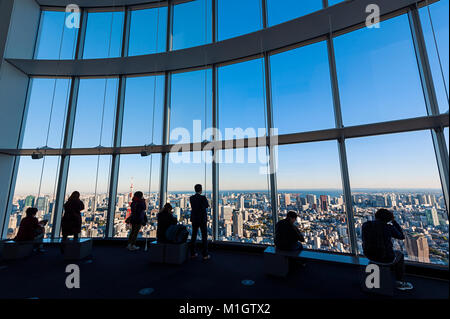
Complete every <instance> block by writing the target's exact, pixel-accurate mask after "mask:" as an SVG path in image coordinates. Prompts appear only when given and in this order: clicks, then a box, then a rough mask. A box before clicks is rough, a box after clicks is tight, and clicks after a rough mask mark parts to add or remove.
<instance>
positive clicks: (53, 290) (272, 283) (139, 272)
mask: <svg viewBox="0 0 450 319" xmlns="http://www.w3.org/2000/svg"><path fill="white" fill-rule="evenodd" d="M93 252H94V255H93V257H92V262H86V261H82V262H79V263H78V264H79V265H80V272H81V287H80V289H71V290H69V289H67V288H66V286H65V280H66V276H67V274H66V273H65V266H66V263H65V262H64V261H63V259H62V257H61V255H60V254H59V251H58V250H57V248H56V247H50V248H48V251H47V252H46V253H45V254H43V255H33V256H31V257H29V258H27V259H25V260H19V261H14V262H10V263H7V264H5V263H3V264H1V263H0V299H4V298H39V299H45V298H183V299H187V298H314V299H316V298H354V299H357V298H379V297H377V296H373V295H370V296H368V295H366V294H364V293H363V292H362V291H361V290H360V272H359V271H358V269H357V268H355V267H352V266H346V265H340V264H326V263H320V262H309V263H308V264H307V266H306V268H304V269H298V270H296V271H294V272H293V273H292V274H291V275H290V276H289V277H288V278H287V279H278V278H272V277H267V276H265V275H264V273H263V256H262V254H258V253H246V252H239V251H224V250H219V251H213V252H212V257H213V258H212V259H211V260H209V261H207V262H203V261H202V260H200V259H199V260H189V261H188V262H187V263H186V264H184V265H181V266H170V265H160V264H150V263H149V262H148V261H147V258H146V254H147V253H145V252H143V251H140V252H129V251H127V250H126V249H125V248H122V247H118V246H99V247H94V249H93ZM245 279H250V280H253V281H254V282H255V283H254V285H253V286H244V285H242V284H241V281H242V280H245ZM407 279H408V280H409V281H411V282H412V283H413V284H414V286H415V289H414V290H413V291H411V292H396V295H395V296H394V297H395V298H430V299H440V298H448V297H449V283H448V281H442V280H435V279H428V278H423V277H413V276H407ZM143 288H153V289H154V291H153V293H151V294H150V295H145V296H142V295H140V294H139V291H140V290H141V289H143Z"/></svg>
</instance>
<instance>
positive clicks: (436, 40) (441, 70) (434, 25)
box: [419, 0, 449, 113]
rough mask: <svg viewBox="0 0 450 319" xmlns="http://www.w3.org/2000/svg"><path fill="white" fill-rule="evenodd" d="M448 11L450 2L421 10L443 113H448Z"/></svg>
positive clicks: (439, 3) (443, 1) (445, 0)
mask: <svg viewBox="0 0 450 319" xmlns="http://www.w3.org/2000/svg"><path fill="white" fill-rule="evenodd" d="M448 11H449V1H448V0H442V1H438V2H436V3H433V4H431V5H429V6H426V7H423V8H421V9H420V10H419V13H420V19H421V22H422V28H423V32H424V36H425V41H426V46H427V52H428V57H429V59H430V64H431V69H432V72H433V81H434V87H435V89H436V96H437V99H438V103H439V109H440V111H441V113H445V112H448V97H449V78H448V72H449V71H448V70H449V55H448V48H449V43H448V38H449V34H448V23H449V22H448V21H449V15H448V14H447V12H448Z"/></svg>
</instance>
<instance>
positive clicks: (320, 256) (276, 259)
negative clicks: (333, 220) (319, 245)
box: [264, 246, 369, 277]
mask: <svg viewBox="0 0 450 319" xmlns="http://www.w3.org/2000/svg"><path fill="white" fill-rule="evenodd" d="M289 259H300V260H303V259H307V260H316V261H325V262H331V263H341V264H350V265H358V266H367V265H368V264H369V260H368V259H367V258H364V257H356V256H348V255H337V254H330V253H326V252H317V251H310V250H301V251H298V250H297V251H285V250H280V249H277V248H275V247H273V246H271V247H267V248H266V250H264V272H265V273H266V274H268V275H273V276H278V277H286V276H287V274H288V273H289Z"/></svg>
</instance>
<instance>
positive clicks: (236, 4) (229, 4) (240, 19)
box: [217, 0, 262, 41]
mask: <svg viewBox="0 0 450 319" xmlns="http://www.w3.org/2000/svg"><path fill="white" fill-rule="evenodd" d="M217 10H218V13H217V38H218V39H217V40H218V41H222V40H225V39H229V38H234V37H237V36H240V35H243V34H247V33H251V32H254V31H257V30H259V29H261V28H262V17H261V12H262V9H261V0H246V1H242V0H217Z"/></svg>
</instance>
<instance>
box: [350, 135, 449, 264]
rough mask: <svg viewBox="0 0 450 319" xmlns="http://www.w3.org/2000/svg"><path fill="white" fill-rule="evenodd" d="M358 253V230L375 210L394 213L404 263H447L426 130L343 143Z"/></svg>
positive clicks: (441, 208) (397, 244)
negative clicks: (402, 235) (399, 228)
mask: <svg viewBox="0 0 450 319" xmlns="http://www.w3.org/2000/svg"><path fill="white" fill-rule="evenodd" d="M347 156H348V165H349V173H350V183H351V186H352V195H353V205H354V209H355V226H356V231H357V237H358V248H359V252H360V253H362V247H361V226H362V224H363V223H364V222H365V221H367V220H372V219H373V218H374V213H375V211H376V210H377V209H379V208H387V209H389V210H392V211H393V212H394V215H395V218H396V220H397V221H398V222H399V224H400V225H401V226H402V228H403V231H404V232H405V236H406V237H407V238H406V240H405V241H398V240H394V242H395V244H394V249H399V250H403V253H404V254H405V256H406V258H407V259H408V260H413V261H419V262H424V263H433V264H448V217H447V216H448V213H447V210H446V208H445V202H444V198H443V195H442V188H441V183H440V179H439V174H438V170H437V166H436V158H435V154H434V149H433V144H432V141H431V136H430V132H429V131H420V132H412V133H401V134H391V135H382V136H375V137H365V138H357V139H350V140H347Z"/></svg>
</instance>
